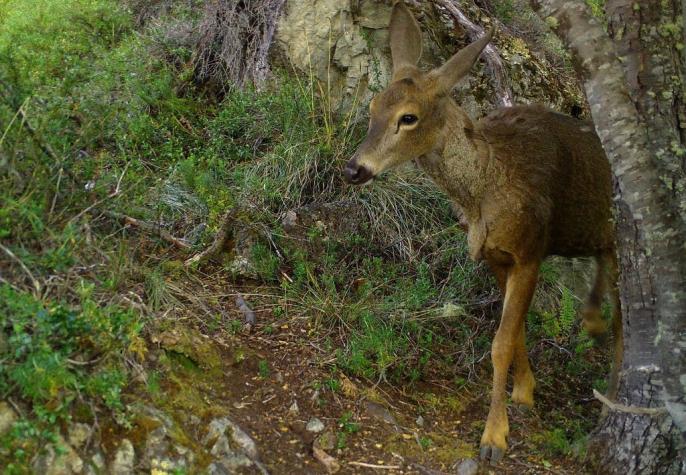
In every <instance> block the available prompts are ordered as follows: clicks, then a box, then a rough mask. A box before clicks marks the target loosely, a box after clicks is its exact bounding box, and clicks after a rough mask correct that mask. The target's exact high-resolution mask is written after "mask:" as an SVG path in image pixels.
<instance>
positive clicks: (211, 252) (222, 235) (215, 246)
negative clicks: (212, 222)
mask: <svg viewBox="0 0 686 475" xmlns="http://www.w3.org/2000/svg"><path fill="white" fill-rule="evenodd" d="M236 213H237V208H233V209H231V210H229V211H228V212H227V213H226V214H225V215H224V220H223V222H222V225H221V227H220V228H219V231H217V234H216V235H215V236H214V241H213V242H212V244H211V245H210V247H208V248H207V249H205V250H204V251H202V252H200V253H198V254H196V255H194V256H193V257H191V258H189V259H187V260H186V262H184V265H185V266H187V267H188V266H191V265H193V264H199V263H200V262H203V261H206V260H207V259H210V258H212V257H214V256H216V255H217V254H219V253H220V252H221V251H222V249H224V247H225V246H226V243H227V242H229V239H231V228H232V227H233V223H234V222H235V220H236Z"/></svg>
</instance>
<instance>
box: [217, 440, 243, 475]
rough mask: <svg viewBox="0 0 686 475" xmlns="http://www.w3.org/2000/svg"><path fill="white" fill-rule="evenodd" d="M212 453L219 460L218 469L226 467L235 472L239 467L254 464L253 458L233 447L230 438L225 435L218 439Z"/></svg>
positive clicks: (229, 471)
mask: <svg viewBox="0 0 686 475" xmlns="http://www.w3.org/2000/svg"><path fill="white" fill-rule="evenodd" d="M210 454H211V455H212V456H213V457H214V458H215V460H216V461H217V462H216V465H217V469H220V468H221V469H225V470H227V471H228V473H233V471H234V470H236V469H237V468H238V467H250V466H251V465H252V464H253V462H252V460H250V458H248V457H247V456H246V455H245V454H242V453H240V452H238V451H236V450H233V449H232V448H231V444H230V443H229V439H228V438H227V437H226V436H225V435H222V436H220V437H219V438H218V439H217V441H216V442H215V443H214V445H213V446H212V449H210ZM218 473H222V472H218Z"/></svg>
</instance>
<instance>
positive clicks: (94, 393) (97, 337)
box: [0, 281, 146, 471]
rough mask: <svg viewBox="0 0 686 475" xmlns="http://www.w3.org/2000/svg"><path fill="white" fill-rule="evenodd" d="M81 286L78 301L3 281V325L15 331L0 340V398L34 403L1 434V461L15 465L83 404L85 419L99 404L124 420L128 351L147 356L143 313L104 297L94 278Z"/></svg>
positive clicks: (0, 317)
mask: <svg viewBox="0 0 686 475" xmlns="http://www.w3.org/2000/svg"><path fill="white" fill-rule="evenodd" d="M78 293H79V296H80V304H79V305H78V306H77V307H75V308H72V306H69V305H65V304H62V303H57V302H53V301H49V300H45V301H43V300H39V299H37V298H36V297H34V296H33V295H31V294H29V293H26V292H21V291H17V290H14V289H13V288H11V287H10V286H8V285H5V284H3V285H0V328H2V329H4V331H7V330H9V331H10V333H9V337H8V338H7V336H6V335H5V333H3V334H2V335H1V338H2V340H0V360H1V361H2V365H0V398H2V400H7V399H8V398H12V397H19V398H21V399H22V400H23V401H25V402H27V403H28V404H30V407H31V417H24V418H21V419H20V420H19V421H18V422H17V423H15V425H14V428H13V429H12V430H11V431H10V432H8V433H7V434H5V435H4V436H3V437H2V438H1V439H0V461H2V460H4V461H8V460H12V462H11V463H9V464H4V463H3V465H6V466H9V467H10V471H12V467H13V466H15V465H16V467H19V466H21V464H23V463H26V462H27V461H28V460H29V459H30V457H31V455H32V453H33V451H35V450H37V449H38V448H40V447H41V445H42V444H45V443H46V442H54V441H56V440H57V435H58V433H59V426H60V424H62V423H64V422H67V421H69V420H71V418H72V413H73V412H74V410H75V408H77V407H79V406H80V407H81V409H80V411H78V412H80V414H81V415H80V416H79V417H81V418H85V419H86V420H91V419H92V418H93V417H95V413H94V411H95V410H96V407H98V406H101V407H103V408H105V409H107V410H108V411H109V412H110V413H111V414H112V416H113V417H114V418H115V419H116V420H118V421H119V422H120V423H121V424H127V419H126V414H125V409H124V404H123V401H122V390H123V389H124V387H126V385H127V382H128V374H127V370H126V365H125V361H124V358H125V357H126V356H127V355H131V356H134V355H135V356H137V357H138V358H142V357H143V356H144V354H145V350H146V347H145V343H144V342H143V340H142V339H141V337H140V330H141V324H140V319H139V316H138V315H136V313H135V312H132V311H131V310H127V309H123V308H121V307H117V306H112V305H109V306H101V305H99V304H98V303H97V302H96V301H95V300H93V296H92V293H93V285H92V284H88V283H86V282H83V281H81V282H80V283H79V284H78ZM5 338H7V339H6V340H4V339H5ZM86 402H88V404H89V405H85V404H86ZM84 411H85V412H84ZM17 464H18V465H17ZM16 467H15V468H16Z"/></svg>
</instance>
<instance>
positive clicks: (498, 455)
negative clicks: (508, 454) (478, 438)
mask: <svg viewBox="0 0 686 475" xmlns="http://www.w3.org/2000/svg"><path fill="white" fill-rule="evenodd" d="M479 455H480V456H481V460H483V461H484V462H489V463H490V464H491V465H496V464H497V463H498V462H500V461H501V460H502V458H503V455H505V450H504V449H501V448H500V447H496V446H491V445H482V446H481V452H480V454H479Z"/></svg>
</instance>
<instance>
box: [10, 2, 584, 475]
mask: <svg viewBox="0 0 686 475" xmlns="http://www.w3.org/2000/svg"><path fill="white" fill-rule="evenodd" d="M179 3H184V2H179ZM498 5H501V6H502V8H505V9H506V10H507V9H508V8H509V6H508V5H510V3H508V2H501V3H499V4H498ZM174 8H176V10H175V9H173V8H172V9H171V10H170V11H168V12H167V13H166V15H168V20H167V21H168V24H165V17H160V18H158V19H157V20H156V21H152V20H151V21H148V22H147V23H146V25H147V26H146V27H144V28H142V29H135V18H134V14H133V13H132V12H130V11H129V10H128V9H127V7H126V4H120V2H114V1H112V0H65V1H63V2H54V1H49V0H38V1H36V0H0V243H1V244H2V248H1V249H0V265H1V267H0V271H1V272H0V325H1V326H0V354H1V355H2V356H1V358H2V366H1V367H0V392H2V397H3V399H4V398H12V399H16V400H17V407H19V408H20V409H22V412H23V413H22V414H21V419H20V421H19V422H17V423H16V424H15V425H14V427H13V429H12V430H11V431H10V432H8V433H7V434H5V435H4V436H3V438H2V448H1V450H2V452H1V453H0V456H1V457H2V458H3V459H4V460H6V461H7V463H13V464H15V465H14V466H16V467H17V470H16V471H17V472H21V471H22V470H23V471H26V467H27V463H28V461H29V460H31V459H32V458H33V457H34V456H35V455H36V453H37V452H39V451H40V449H41V448H42V447H44V445H45V443H46V442H55V441H56V440H57V435H58V433H59V432H60V430H59V429H60V427H61V425H62V424H64V423H67V422H69V421H70V420H75V419H78V418H79V417H82V418H83V417H85V416H84V412H85V413H86V415H88V414H91V415H92V414H93V413H98V412H103V411H108V412H107V413H108V414H110V415H111V416H112V417H113V418H115V419H116V420H117V422H118V423H119V424H124V425H125V424H126V423H127V409H126V404H125V397H124V396H123V395H125V394H126V389H127V386H128V382H129V381H130V379H131V364H127V361H128V362H130V361H133V360H136V358H139V357H141V358H142V357H143V356H144V348H145V345H144V343H143V342H144V336H145V334H146V328H148V327H154V325H155V324H156V323H157V322H156V317H159V316H160V315H166V314H167V313H168V312H167V310H169V309H170V308H172V307H174V308H176V307H179V306H184V305H185V306H188V307H192V306H193V305H194V303H193V302H195V301H196V300H197V299H196V300H193V298H190V297H192V296H189V295H187V294H186V295H182V292H180V291H179V290H178V289H179V288H180V287H182V286H180V285H178V284H179V282H180V281H183V280H184V279H188V280H189V281H190V280H191V279H190V278H188V275H187V274H186V273H185V272H186V271H185V270H180V269H179V267H180V266H179V265H178V262H179V260H181V259H183V258H184V257H186V256H179V255H178V251H175V250H174V249H173V248H171V247H170V246H169V245H168V244H167V243H165V242H163V241H161V240H159V239H157V238H156V237H155V236H145V235H137V234H136V231H130V230H127V229H125V228H123V226H122V223H121V222H119V221H117V219H116V218H113V217H112V216H115V215H113V214H112V213H120V214H122V215H126V216H131V217H134V218H136V219H140V220H145V221H146V222H150V223H155V225H157V226H160V227H161V228H163V229H164V230H165V231H167V232H169V233H170V234H173V235H174V236H176V237H178V238H179V239H181V240H183V241H184V242H186V243H188V244H189V245H190V246H192V248H193V250H199V249H201V248H202V247H203V246H206V245H208V244H209V243H210V242H211V240H212V238H213V236H214V234H215V233H216V231H217V230H218V229H219V227H220V226H221V224H222V217H223V216H224V214H225V213H226V212H227V211H228V210H232V209H234V210H238V211H239V212H238V213H237V225H236V233H235V235H234V241H235V242H234V243H235V244H244V245H245V246H246V247H248V251H247V252H246V253H244V254H245V255H247V256H248V258H249V259H248V260H249V261H250V265H251V266H252V269H253V270H254V275H253V278H254V279H256V280H257V281H258V282H260V283H261V284H265V285H268V286H270V287H271V288H272V289H273V293H274V294H277V295H279V296H280V299H279V300H278V302H276V303H274V302H268V303H269V304H270V305H271V306H272V308H273V309H274V310H273V321H269V322H264V323H265V325H264V328H263V333H264V334H265V335H266V336H269V335H270V334H271V333H272V332H273V331H274V326H273V324H274V325H275V322H278V321H282V320H284V319H288V318H290V317H293V316H294V315H293V314H296V315H297V316H298V317H304V318H306V319H307V320H308V322H309V323H310V324H311V327H310V328H312V329H313V330H312V333H311V335H310V336H311V338H312V339H314V340H315V341H316V342H318V343H319V344H320V346H321V348H322V349H323V352H324V353H326V355H324V356H325V357H326V358H327V359H328V360H329V363H328V364H329V367H330V369H331V372H332V374H336V373H338V372H339V371H343V372H345V373H347V374H349V375H353V376H357V377H360V378H365V379H368V380H371V381H388V382H392V383H394V384H407V383H410V382H415V381H419V380H434V381H446V380H448V384H451V385H452V386H453V387H461V386H462V385H464V384H466V382H474V381H476V380H478V378H479V377H480V376H481V375H482V374H481V373H482V371H480V370H479V363H480V362H481V361H483V360H484V358H485V357H486V356H487V353H488V351H489V347H490V341H491V336H492V334H493V332H494V329H495V326H496V324H497V319H494V318H492V317H493V315H494V314H495V313H496V312H497V310H498V305H499V304H498V301H499V295H498V293H497V292H496V290H495V286H494V282H493V280H492V278H491V277H490V276H489V274H488V273H487V271H486V270H485V269H484V267H483V266H482V265H480V264H476V263H473V262H472V261H470V260H469V259H468V257H467V250H466V242H465V237H464V234H463V233H462V231H461V230H460V229H459V228H458V227H457V226H456V225H455V222H454V217H453V215H452V211H451V208H450V206H449V203H448V201H447V199H446V198H445V197H444V196H443V195H442V194H441V193H440V192H438V191H437V189H436V188H435V187H434V186H433V185H432V184H431V183H430V182H429V180H428V179H427V178H426V177H425V176H423V175H422V174H421V172H420V171H419V170H418V169H417V168H416V167H415V166H414V165H412V164H409V165H408V166H406V167H403V168H402V169H400V170H398V171H396V172H395V173H391V174H388V175H386V176H384V177H380V178H379V179H378V180H376V182H375V183H374V186H372V187H364V188H360V189H353V188H349V187H346V186H344V185H343V183H342V180H341V179H340V169H341V168H342V165H343V164H344V163H345V161H346V160H347V159H348V157H349V156H350V155H351V153H352V152H353V151H354V148H355V146H356V144H357V143H358V142H359V141H360V139H361V137H362V136H363V134H364V124H363V122H364V117H359V116H358V115H357V114H358V112H357V111H352V112H350V113H348V114H336V113H335V111H332V110H331V106H330V101H329V100H328V99H327V98H326V97H322V96H321V95H320V92H321V91H322V88H320V87H319V85H318V84H316V83H315V82H314V81H312V80H311V79H309V78H307V77H297V76H294V75H292V74H286V73H285V72H283V71H275V78H274V80H273V81H272V82H271V83H269V84H268V85H267V86H266V87H265V89H264V90H262V91H260V92H258V91H256V90H254V89H251V88H250V87H246V88H244V89H240V90H239V89H235V88H229V89H227V91H225V95H224V96H223V97H222V98H220V99H218V98H216V97H213V96H212V95H210V94H209V93H208V91H206V90H204V89H202V88H201V87H199V86H198V85H197V84H195V83H194V82H193V65H192V61H190V59H191V58H192V55H193V51H192V50H191V49H190V48H189V46H188V45H189V43H188V41H186V40H184V38H182V37H181V36H180V35H178V34H172V33H170V27H169V25H171V24H176V23H172V22H171V20H170V19H173V20H174V21H177V20H179V18H180V19H181V20H180V21H188V22H192V21H193V19H194V17H193V12H192V11H189V9H188V7H187V6H184V5H179V6H177V7H174ZM505 14H507V11H505V12H503V15H505ZM165 25H167V26H165ZM324 203H328V204H331V203H333V204H335V205H336V206H338V205H341V206H342V208H341V209H343V210H347V211H345V212H343V213H341V214H339V215H338V217H335V219H334V220H333V221H336V222H338V223H339V224H341V225H342V227H343V229H348V231H345V232H339V231H337V230H336V229H329V228H327V225H326V224H325V223H321V224H320V223H313V224H312V226H309V225H308V226H307V229H304V230H301V231H302V233H303V234H302V235H301V236H300V237H299V238H298V237H297V236H296V237H295V238H294V237H293V236H292V235H290V234H289V232H287V231H286V230H285V229H284V224H283V219H284V217H285V216H286V214H287V213H288V212H289V211H293V210H302V209H304V210H305V214H307V213H308V211H307V210H308V209H314V207H317V206H319V205H322V204H324ZM307 207H311V208H307ZM348 211H349V212H348ZM238 231H244V232H243V234H244V235H245V236H248V237H247V238H245V239H243V241H244V242H243V243H241V242H239V241H241V239H242V238H241V234H240V233H239V232H238ZM237 247H238V246H237ZM224 257H225V259H224V261H223V262H222V263H221V265H223V266H224V270H225V271H226V272H225V273H224V274H222V275H224V276H225V277H226V278H227V279H228V278H229V276H230V272H228V269H229V268H230V265H229V261H230V259H231V258H232V257H235V256H234V255H227V256H224ZM174 263H177V264H174ZM189 272H191V273H192V272H193V271H189ZM555 272H556V270H555V268H554V267H553V269H552V270H550V271H549V274H550V275H548V276H546V275H545V273H544V275H543V277H542V280H543V282H542V290H541V291H540V292H539V293H543V294H544V295H545V296H546V298H545V299H543V300H544V301H545V305H541V306H540V307H538V308H535V309H534V310H532V312H531V315H530V318H529V322H530V333H529V335H530V338H531V341H532V342H533V341H537V340H539V339H545V340H549V341H550V342H552V344H551V345H544V346H539V347H538V348H537V349H536V350H535V351H534V357H536V358H539V359H540V360H541V361H544V360H546V359H548V358H557V359H560V358H562V359H563V361H565V363H564V364H567V362H568V363H569V364H570V365H571V361H576V363H574V364H575V365H576V366H573V367H572V366H570V367H569V369H570V371H573V372H574V373H575V374H582V373H583V372H584V371H587V370H588V369H589V368H596V367H597V364H596V362H594V361H592V360H588V361H586V360H583V359H581V360H580V362H579V359H576V360H572V359H569V358H567V357H566V356H560V354H558V353H559V352H560V350H559V349H558V348H563V349H565V350H566V351H568V352H575V351H577V350H578V352H579V353H580V352H582V351H583V350H584V349H586V348H588V346H589V343H588V339H587V338H585V337H584V336H583V335H582V334H580V331H579V326H578V322H577V319H576V311H577V306H578V302H577V300H576V298H575V297H574V295H573V294H572V293H571V291H570V290H569V289H567V288H566V287H564V286H562V285H561V284H560V278H559V275H556V274H555ZM193 278H195V279H197V276H195V277H193ZM283 302H286V303H283ZM190 313H193V310H191V311H190ZM200 314H201V315H203V313H202V312H200ZM203 318H204V317H203ZM234 322H236V321H235V320H232V321H231V322H230V324H227V325H221V322H219V321H210V319H209V318H208V319H206V321H204V322H203V323H202V324H200V326H201V327H203V329H204V330H205V331H207V332H210V333H211V332H219V331H228V332H229V333H231V334H235V333H238V332H239V328H238V327H236V325H234ZM227 328H228V329H227ZM553 344H554V345H553ZM594 365H595V366H594ZM596 372H597V371H596ZM259 374H260V375H261V376H262V377H263V378H266V377H267V376H268V375H269V366H268V365H267V363H266V362H265V363H264V364H262V363H261V365H260V368H259ZM36 375H38V376H36ZM153 376H154V375H153ZM553 378H554V374H553V369H551V370H550V371H549V372H548V373H544V374H543V375H542V382H543V384H544V385H545V384H553V383H552V382H551V381H553ZM158 386H159V384H158V383H156V376H155V377H149V379H148V380H147V387H148V388H149V389H150V391H158V390H159V389H155V388H158ZM84 408H87V410H85V409H84ZM86 419H88V417H86ZM351 424H352V423H351V422H350V421H349V420H348V419H345V420H341V421H340V425H341V427H342V430H341V432H340V434H342V436H341V437H340V438H339V439H340V440H339V443H341V444H344V443H345V436H346V434H350V433H353V432H355V431H356V428H355V426H354V425H351ZM22 467H23V468H22Z"/></svg>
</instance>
